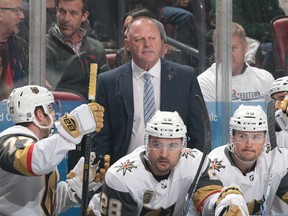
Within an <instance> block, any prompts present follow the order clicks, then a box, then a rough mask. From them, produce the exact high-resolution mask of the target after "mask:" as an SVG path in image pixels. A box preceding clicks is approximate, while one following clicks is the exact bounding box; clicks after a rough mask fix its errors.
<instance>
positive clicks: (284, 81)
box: [269, 76, 288, 97]
mask: <svg viewBox="0 0 288 216" xmlns="http://www.w3.org/2000/svg"><path fill="white" fill-rule="evenodd" d="M285 91H287V92H288V76H285V77H280V78H278V79H276V80H275V81H274V82H273V83H272V85H271V87H270V89H269V94H270V97H272V95H273V94H275V93H278V92H285Z"/></svg>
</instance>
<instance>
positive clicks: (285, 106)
mask: <svg viewBox="0 0 288 216" xmlns="http://www.w3.org/2000/svg"><path fill="white" fill-rule="evenodd" d="M280 106H281V109H282V111H283V112H284V113H286V114H287V113H288V97H287V96H286V97H285V98H284V99H283V100H282V101H281V105H280Z"/></svg>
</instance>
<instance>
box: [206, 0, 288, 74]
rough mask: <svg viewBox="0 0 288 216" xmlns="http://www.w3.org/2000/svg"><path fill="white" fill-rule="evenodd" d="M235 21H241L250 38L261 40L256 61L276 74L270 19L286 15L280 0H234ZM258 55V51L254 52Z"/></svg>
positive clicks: (213, 2) (211, 13)
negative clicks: (280, 5)
mask: <svg viewBox="0 0 288 216" xmlns="http://www.w3.org/2000/svg"><path fill="white" fill-rule="evenodd" d="M215 7H216V0H211V8H212V9H211V12H210V15H211V16H214V17H215V15H216V13H215V11H216V10H215V9H216V8H215ZM232 7H233V16H232V19H233V22H236V23H239V24H240V25H242V26H243V28H244V29H245V31H246V35H247V37H249V38H252V39H254V40H257V41H258V42H260V46H259V49H258V53H257V56H256V63H257V61H258V62H259V63H258V64H259V66H260V67H261V68H263V69H265V70H267V71H269V72H270V73H272V74H274V70H275V65H274V62H273V61H271V59H273V49H272V43H271V35H270V29H269V28H270V21H271V20H272V19H273V18H274V17H276V16H279V15H284V11H283V10H282V8H280V7H279V1H278V0H265V1H263V0H253V1H251V0H233V1H232ZM254 54H255V55H256V53H254Z"/></svg>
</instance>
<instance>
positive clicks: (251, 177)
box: [209, 145, 288, 215]
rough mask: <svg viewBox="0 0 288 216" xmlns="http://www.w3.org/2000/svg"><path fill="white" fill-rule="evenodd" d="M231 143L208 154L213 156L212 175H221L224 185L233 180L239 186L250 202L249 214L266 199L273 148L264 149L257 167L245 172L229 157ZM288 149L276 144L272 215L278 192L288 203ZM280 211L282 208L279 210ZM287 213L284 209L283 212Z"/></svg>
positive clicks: (271, 198) (254, 213)
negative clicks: (267, 150) (244, 173)
mask: <svg viewBox="0 0 288 216" xmlns="http://www.w3.org/2000/svg"><path fill="white" fill-rule="evenodd" d="M229 154H230V152H229V149H228V146H227V145H225V146H220V147H218V148H215V149H214V150H212V151H211V152H210V154H209V158H210V159H211V161H212V163H211V167H210V175H211V176H215V178H219V179H220V180H221V182H222V183H223V185H224V186H229V185H231V184H232V183H233V184H236V185H238V186H240V188H241V189H242V192H243V194H244V197H245V200H246V202H247V205H248V209H249V212H250V215H257V214H259V211H260V206H261V203H262V201H263V199H262V198H263V194H264V190H265V186H264V185H265V184H266V182H267V179H268V175H269V171H268V169H269V166H270V164H271V163H272V162H271V156H272V154H271V151H269V152H268V153H266V152H264V151H263V153H262V154H261V155H260V157H259V158H258V159H257V161H256V164H255V167H254V169H253V170H252V171H251V172H249V173H247V174H246V175H243V173H242V172H241V170H240V169H239V168H237V167H236V166H235V165H234V164H233V162H232V161H231V159H230V156H229ZM287 171H288V150H287V149H285V148H276V155H275V160H274V162H273V167H272V173H273V178H272V184H271V189H270V193H269V197H268V199H267V211H266V215H271V208H272V202H273V200H274V198H275V196H276V195H277V196H278V197H279V198H280V199H282V200H283V201H284V202H286V203H288V199H287V197H288V174H287ZM277 212H279V211H278V210H277ZM284 213H287V212H283V213H282V214H284Z"/></svg>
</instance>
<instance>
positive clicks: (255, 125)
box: [230, 104, 268, 131]
mask: <svg viewBox="0 0 288 216" xmlns="http://www.w3.org/2000/svg"><path fill="white" fill-rule="evenodd" d="M267 127H268V126H267V116H266V113H265V112H264V111H263V109H262V108H261V106H259V105H258V106H245V105H243V104H241V105H240V106H239V108H238V109H237V110H236V111H235V112H234V114H233V116H232V117H231V118H230V129H231V130H240V131H267Z"/></svg>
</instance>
